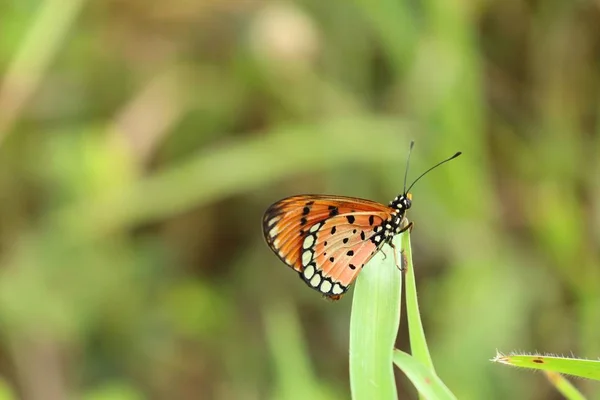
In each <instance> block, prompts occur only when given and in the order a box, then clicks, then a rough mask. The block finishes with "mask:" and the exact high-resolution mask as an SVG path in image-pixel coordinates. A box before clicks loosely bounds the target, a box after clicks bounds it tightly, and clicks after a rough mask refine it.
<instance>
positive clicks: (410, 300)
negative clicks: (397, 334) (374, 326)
mask: <svg viewBox="0 0 600 400" xmlns="http://www.w3.org/2000/svg"><path fill="white" fill-rule="evenodd" d="M402 248H403V249H404V257H405V260H406V274H405V276H406V283H405V285H406V287H405V290H406V317H407V319H408V333H409V338H410V351H411V353H412V355H413V357H414V358H416V359H417V360H418V361H419V362H420V363H421V364H423V365H424V366H425V367H427V368H429V369H431V371H435V370H434V368H433V361H432V360H431V355H430V354H429V348H428V347H427V340H426V339H425V331H424V330H423V324H422V323H421V314H420V313H419V302H418V300H417V285H416V282H415V270H414V268H413V261H412V250H411V247H410V234H405V235H403V237H402Z"/></svg>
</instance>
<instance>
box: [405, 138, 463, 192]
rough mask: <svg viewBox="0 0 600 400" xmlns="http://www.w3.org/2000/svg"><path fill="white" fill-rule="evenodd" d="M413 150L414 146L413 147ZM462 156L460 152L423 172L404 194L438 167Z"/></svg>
mask: <svg viewBox="0 0 600 400" xmlns="http://www.w3.org/2000/svg"><path fill="white" fill-rule="evenodd" d="M411 148H412V146H411ZM461 154H462V152H460V151H459V152H458V153H456V154H455V155H453V156H452V157H450V158H446V159H445V160H444V161H440V162H439V163H437V164H435V165H434V166H433V167H431V168H429V169H428V170H427V171H425V172H423V173H422V174H421V175H419V177H418V178H417V179H415V180H414V181H413V183H412V184H411V185H410V186H409V187H408V190H405V191H404V194H406V193H408V192H409V191H410V189H412V187H413V186H415V183H417V182H418V181H419V179H421V178H422V177H424V176H425V175H427V173H428V172H430V171H431V170H433V169H436V168H437V167H439V166H440V165H442V164H444V163H447V162H448V161H450V160H454V159H455V158H456V157H458V156H460V155H461ZM405 182H406V178H405Z"/></svg>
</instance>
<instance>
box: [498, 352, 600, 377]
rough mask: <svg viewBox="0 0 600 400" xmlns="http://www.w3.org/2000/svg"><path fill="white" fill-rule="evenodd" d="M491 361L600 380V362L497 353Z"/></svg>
mask: <svg viewBox="0 0 600 400" xmlns="http://www.w3.org/2000/svg"><path fill="white" fill-rule="evenodd" d="M491 361H493V362H497V363H500V364H506V365H512V366H514V367H522V368H531V369H537V370H541V371H553V372H558V373H561V374H567V375H572V376H578V377H581V378H588V379H594V380H600V361H598V360H582V359H577V358H569V357H559V356H542V355H507V356H505V355H504V354H501V353H497V354H496V357H494V358H493V359H492V360H491Z"/></svg>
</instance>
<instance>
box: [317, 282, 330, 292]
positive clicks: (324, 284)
mask: <svg viewBox="0 0 600 400" xmlns="http://www.w3.org/2000/svg"><path fill="white" fill-rule="evenodd" d="M332 286H333V285H332V284H331V282H330V281H329V280H327V279H323V282H322V283H321V287H320V288H319V290H320V291H321V292H323V293H329V291H330V290H331V287H332Z"/></svg>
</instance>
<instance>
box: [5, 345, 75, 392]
mask: <svg viewBox="0 0 600 400" xmlns="http://www.w3.org/2000/svg"><path fill="white" fill-rule="evenodd" d="M23 336H24V335H20V336H19V337H18V338H14V339H13V340H11V341H10V342H11V345H10V350H11V353H12V357H13V360H14V362H15V364H16V368H17V375H18V379H19V382H20V386H21V388H22V390H23V394H24V398H25V399H29V400H63V399H68V398H69V394H68V391H67V384H66V381H65V376H64V368H63V365H62V362H61V359H62V358H63V356H64V355H63V354H61V351H60V346H59V345H58V343H57V342H56V341H54V340H51V339H48V338H43V339H42V338H41V337H37V338H36V339H35V340H28V339H25V338H24V337H23Z"/></svg>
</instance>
